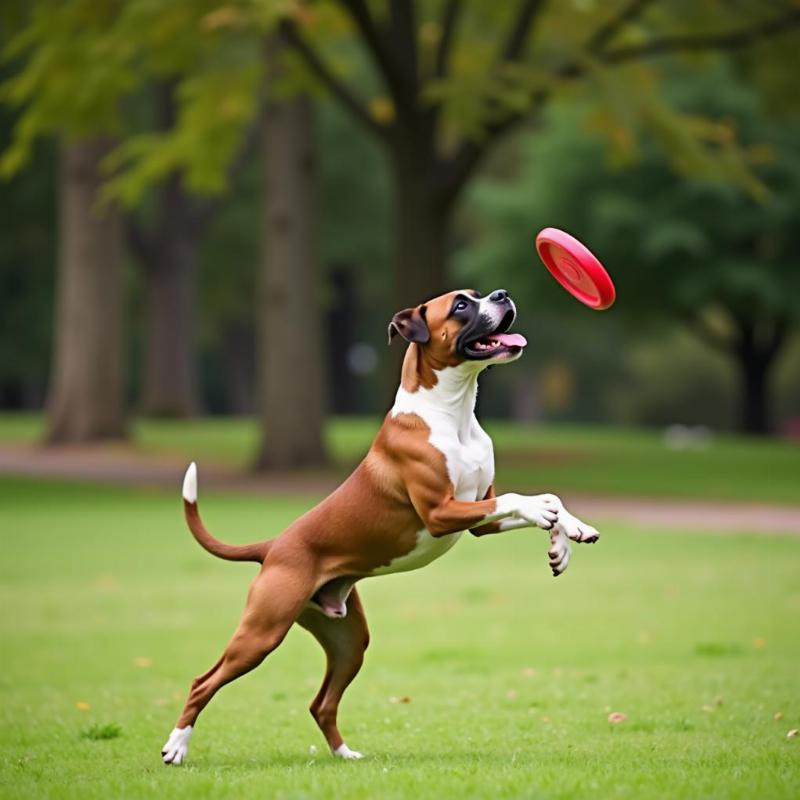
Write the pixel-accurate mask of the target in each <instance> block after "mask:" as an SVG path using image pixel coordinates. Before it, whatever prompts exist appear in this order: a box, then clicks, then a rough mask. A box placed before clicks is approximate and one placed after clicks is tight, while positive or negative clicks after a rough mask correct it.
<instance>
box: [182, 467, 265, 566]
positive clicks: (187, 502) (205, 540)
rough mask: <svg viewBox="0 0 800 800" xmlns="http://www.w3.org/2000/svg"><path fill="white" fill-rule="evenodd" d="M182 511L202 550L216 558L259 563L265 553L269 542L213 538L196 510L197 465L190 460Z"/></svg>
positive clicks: (185, 478) (184, 480) (184, 485)
mask: <svg viewBox="0 0 800 800" xmlns="http://www.w3.org/2000/svg"><path fill="white" fill-rule="evenodd" d="M183 512H184V515H185V516H186V524H187V525H188V526H189V530H190V531H191V532H192V536H194V538H195V539H197V541H198V542H199V544H200V546H201V547H202V548H203V549H204V550H208V552H209V553H211V555H213V556H217V558H224V559H226V560H228V561H257V562H259V563H261V562H262V561H263V560H264V558H265V557H266V555H267V550H268V549H269V545H270V542H268V541H267V542H258V543H256V544H244V545H234V544H225V543H224V542H221V541H219V539H215V538H214V537H213V536H212V535H211V534H210V533H209V532H208V531H207V530H206V526H205V525H203V521H202V520H201V519H200V512H199V511H198V510H197V465H196V464H195V463H194V461H192V463H191V464H189V469H187V470H186V475H185V477H184V479H183Z"/></svg>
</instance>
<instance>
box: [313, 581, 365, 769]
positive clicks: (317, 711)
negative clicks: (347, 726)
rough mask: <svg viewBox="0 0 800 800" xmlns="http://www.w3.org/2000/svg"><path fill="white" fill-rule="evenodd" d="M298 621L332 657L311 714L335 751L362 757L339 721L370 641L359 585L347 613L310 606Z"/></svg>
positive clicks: (348, 755)
mask: <svg viewBox="0 0 800 800" xmlns="http://www.w3.org/2000/svg"><path fill="white" fill-rule="evenodd" d="M297 624H298V625H301V626H302V627H304V628H305V629H306V630H308V631H310V632H311V633H312V634H313V635H314V637H315V638H316V640H317V641H318V642H319V643H320V644H321V645H322V647H323V649H324V650H325V655H326V656H327V659H328V664H327V669H326V671H325V679H324V680H323V681H322V686H321V687H320V690H319V692H318V693H317V696H316V697H315V698H314V700H313V702H312V703H311V708H310V711H311V715H312V716H313V717H314V719H315V720H316V723H317V725H319V728H320V730H321V731H322V733H323V735H324V736H325V739H326V740H327V742H328V745H329V747H330V748H331V752H332V753H333V754H334V755H335V756H339V757H340V758H361V753H357V752H356V751H355V750H351V749H350V748H349V747H348V746H347V745H346V744H345V743H344V739H342V735H341V734H340V733H339V728H338V727H337V725H336V715H337V712H338V710H339V701H340V700H341V699H342V695H343V694H344V691H345V689H346V688H347V687H348V686H349V685H350V682H351V681H352V680H353V678H355V676H356V675H357V674H358V671H359V670H360V669H361V665H362V663H363V662H364V651H365V650H366V649H367V645H368V644H369V630H368V629H367V619H366V617H365V616H364V609H363V607H362V606H361V600H360V598H359V596H358V593H357V592H356V590H355V589H353V590H352V592H350V596H349V597H348V598H347V615H346V616H344V617H341V618H336V619H333V618H331V617H328V616H326V615H325V614H323V613H322V612H321V611H319V610H317V609H316V608H307V609H306V610H305V611H304V612H303V613H302V614H301V615H300V618H299V619H298V620H297Z"/></svg>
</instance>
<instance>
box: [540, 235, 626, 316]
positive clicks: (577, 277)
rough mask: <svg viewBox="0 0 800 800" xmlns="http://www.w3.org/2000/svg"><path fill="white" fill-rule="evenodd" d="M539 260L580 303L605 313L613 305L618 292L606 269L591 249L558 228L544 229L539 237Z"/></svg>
mask: <svg viewBox="0 0 800 800" xmlns="http://www.w3.org/2000/svg"><path fill="white" fill-rule="evenodd" d="M536 250H537V252H538V253H539V258H541V259H542V261H544V265H545V266H546V267H547V269H548V270H550V274H551V275H552V276H553V277H554V278H555V279H556V280H557V281H558V282H559V283H560V284H561V285H562V286H563V287H564V288H565V289H566V290H567V291H568V292H569V293H570V294H571V295H572V296H573V297H576V298H577V299H578V300H580V301H581V303H584V304H585V305H587V306H589V308H593V309H594V310H595V311H603V310H604V309H606V308H610V307H611V306H612V305H614V300H615V299H616V297H617V292H616V289H614V284H613V282H612V281H611V277H610V276H609V274H608V273H607V272H606V270H605V267H603V265H602V264H601V263H600V262H599V261H598V259H597V257H596V256H595V255H594V253H592V251H591V250H589V248H588V247H586V246H585V245H583V244H581V243H580V242H579V241H578V240H577V239H576V238H575V237H574V236H570V235H569V234H568V233H565V232H564V231H560V230H559V229H558V228H545V229H544V230H542V231H539V235H538V236H537V237H536Z"/></svg>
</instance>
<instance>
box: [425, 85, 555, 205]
mask: <svg viewBox="0 0 800 800" xmlns="http://www.w3.org/2000/svg"><path fill="white" fill-rule="evenodd" d="M548 96H549V95H548V92H547V91H546V90H544V89H540V90H539V91H538V92H536V94H534V96H533V98H532V99H531V104H530V106H529V107H528V108H527V109H526V110H525V111H524V112H519V111H514V112H511V113H509V114H506V115H505V116H504V117H502V118H501V119H498V120H496V121H495V122H492V123H490V124H489V125H487V126H486V129H485V132H484V136H483V138H482V139H480V140H479V141H475V140H469V141H465V142H464V143H463V144H462V145H461V146H460V147H459V149H458V151H457V152H456V154H455V155H454V156H452V157H451V158H450V159H447V160H444V161H442V162H440V165H439V168H440V172H441V176H442V177H441V181H440V183H441V187H440V190H441V195H442V196H441V202H442V203H444V204H445V205H449V204H452V203H453V202H455V200H456V199H457V198H458V195H459V193H460V192H461V189H462V188H463V187H464V184H465V183H466V182H467V180H468V179H469V177H470V175H472V173H473V172H474V171H475V169H476V168H477V166H478V165H479V164H480V162H481V160H482V159H483V157H484V156H485V155H486V153H487V151H488V150H489V147H490V145H491V144H493V143H494V142H495V141H496V140H497V139H499V138H501V137H502V136H505V135H506V134H507V133H508V132H509V131H510V130H511V129H512V128H514V127H516V126H517V125H518V124H519V123H520V122H522V121H523V120H525V119H527V118H528V117H529V116H531V114H533V113H535V112H536V111H537V110H539V109H540V108H541V107H542V106H543V105H544V103H545V101H546V100H547V98H548Z"/></svg>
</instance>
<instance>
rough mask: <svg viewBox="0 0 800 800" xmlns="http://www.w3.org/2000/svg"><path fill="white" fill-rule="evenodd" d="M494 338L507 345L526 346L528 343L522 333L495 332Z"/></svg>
mask: <svg viewBox="0 0 800 800" xmlns="http://www.w3.org/2000/svg"><path fill="white" fill-rule="evenodd" d="M492 339H493V340H494V341H495V342H500V344H502V345H503V346H505V347H525V345H526V344H528V340H527V339H526V338H525V337H524V336H523V335H522V334H521V333H495V334H493V335H492Z"/></svg>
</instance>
